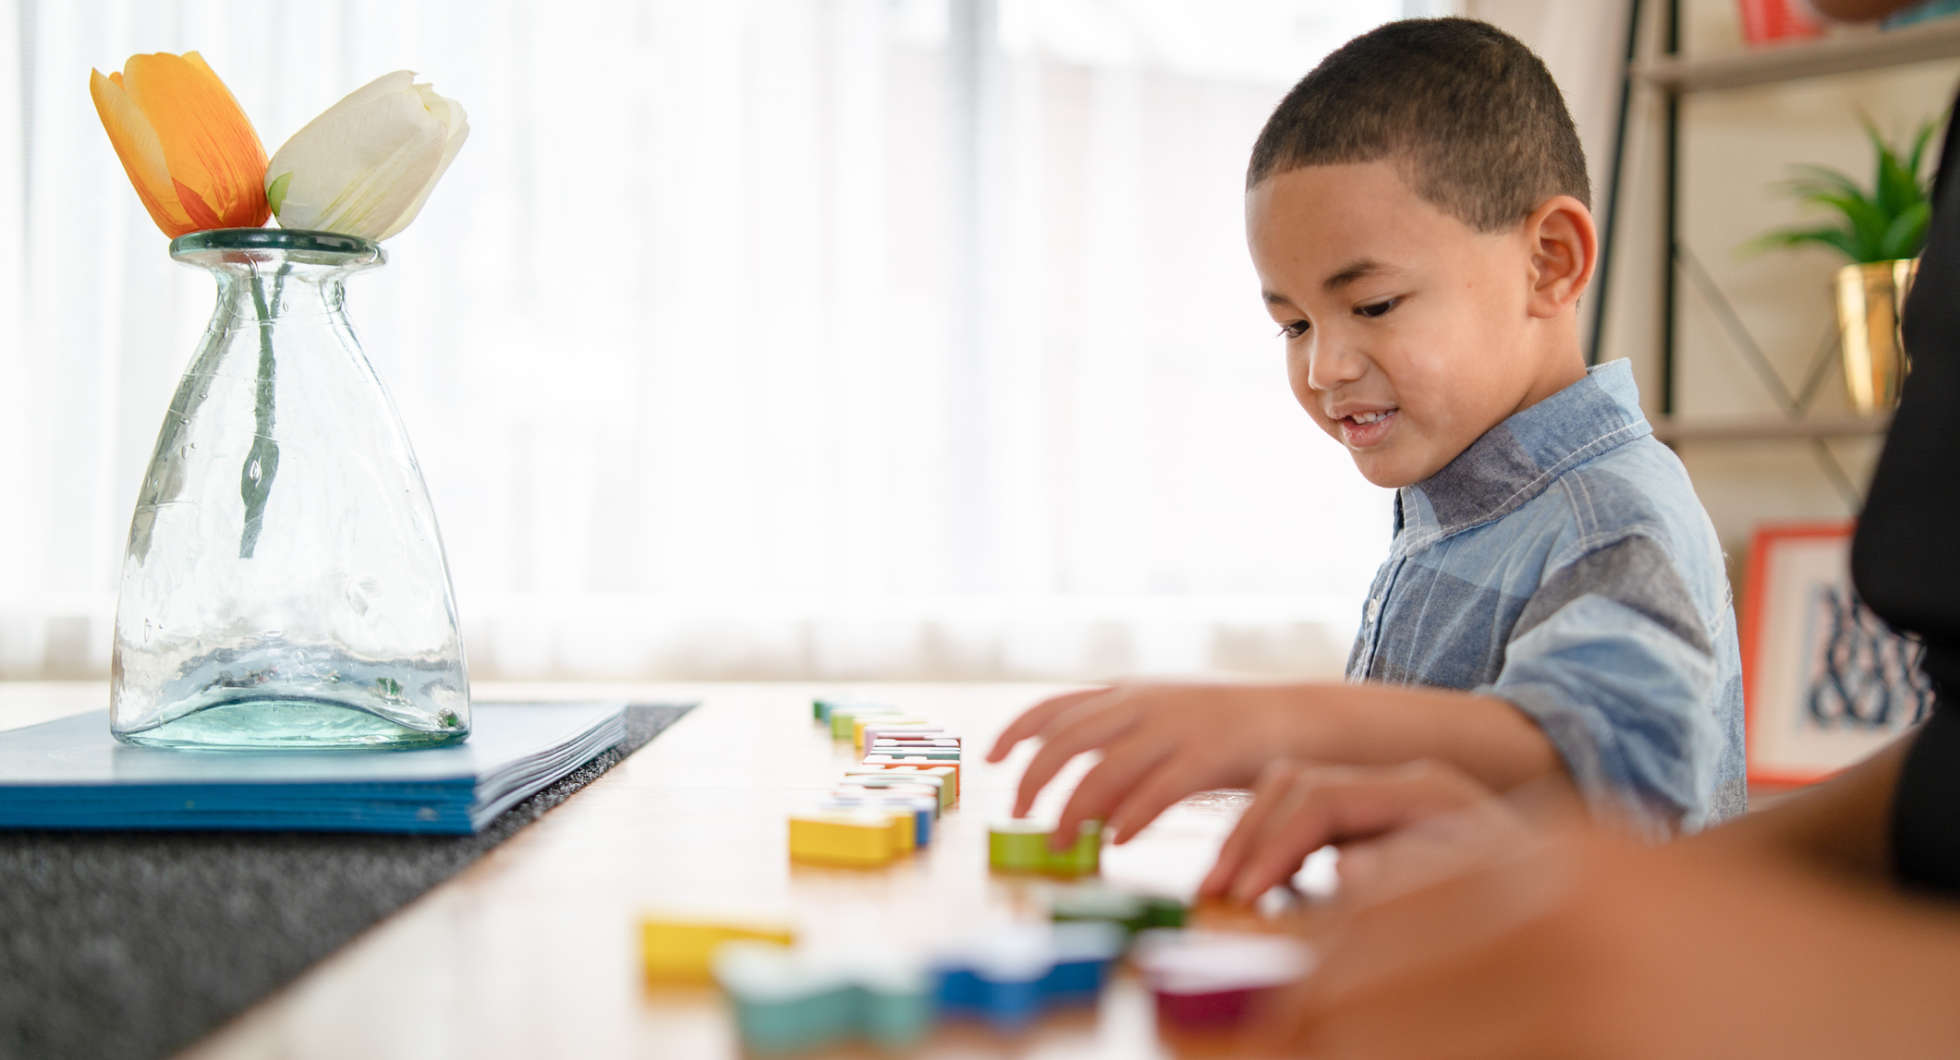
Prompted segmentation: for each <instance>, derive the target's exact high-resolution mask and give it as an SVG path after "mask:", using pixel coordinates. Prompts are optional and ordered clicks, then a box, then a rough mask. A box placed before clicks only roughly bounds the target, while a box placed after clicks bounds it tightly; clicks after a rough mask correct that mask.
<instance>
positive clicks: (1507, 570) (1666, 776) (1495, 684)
mask: <svg viewBox="0 0 1960 1060" xmlns="http://www.w3.org/2000/svg"><path fill="white" fill-rule="evenodd" d="M1348 677H1349V678H1350V679H1352V680H1370V681H1382V682H1387V683H1390V684H1403V685H1429V686H1434V687H1438V688H1455V689H1463V690H1466V691H1471V692H1475V693H1479V694H1485V695H1491V696H1495V697H1498V698H1500V699H1503V700H1505V701H1507V702H1509V703H1511V704H1512V705H1514V706H1516V707H1517V708H1518V709H1519V710H1521V711H1523V712H1525V713H1526V714H1528V715H1530V716H1531V718H1532V719H1533V720H1534V721H1536V722H1537V723H1538V725H1539V726H1540V727H1541V728H1542V729H1543V730H1544V733H1545V735H1546V736H1547V737H1548V738H1549V739H1550V740H1551V742H1552V744H1553V746H1554V747H1556V748H1557V749H1558V752H1559V754H1560V755H1561V756H1563V758H1564V760H1565V764H1566V765H1567V767H1569V768H1570V770H1571V773H1572V777H1573V779H1574V780H1575V781H1576V782H1577V783H1578V785H1579V788H1580V790H1581V791H1583V792H1584V793H1585V794H1586V796H1587V798H1588V799H1589V800H1592V801H1593V802H1595V803H1596V804H1598V803H1603V804H1610V805H1613V806H1616V807H1618V808H1622V809H1629V808H1630V809H1632V810H1634V811H1636V812H1638V813H1640V814H1642V815H1644V816H1647V817H1649V818H1650V819H1658V821H1660V822H1665V823H1667V824H1669V825H1673V826H1678V827H1681V828H1697V827H1700V826H1703V825H1706V824H1711V823H1713V822H1715V821H1718V820H1721V819H1724V818H1727V817H1731V816H1733V815H1735V814H1738V813H1740V812H1742V810H1743V809H1744V808H1745V805H1746V802H1747V798H1748V794H1747V788H1746V785H1745V780H1744V768H1743V740H1742V665H1741V657H1740V653H1739V651H1738V650H1737V646H1736V633H1735V620H1734V611H1733V609H1732V607H1731V606H1730V596H1729V583H1728V575H1727V573H1726V571H1725V570H1724V567H1723V564H1722V549H1721V545H1720V543H1719V542H1718V541H1717V539H1716V537H1715V529H1714V527H1713V526H1712V525H1710V523H1709V521H1708V513H1707V512H1705V511H1703V510H1702V506H1701V502H1700V501H1699V500H1698V499H1697V498H1696V497H1695V491H1694V487H1693V486H1692V485H1691V484H1690V483H1689V481H1688V473H1687V470H1686V469H1685V468H1683V467H1682V466H1681V461H1680V460H1678V459H1676V457H1675V456H1674V453H1673V452H1672V451H1671V450H1669V449H1668V448H1667V447H1666V446H1664V445H1662V444H1661V443H1660V442H1658V441H1655V440H1654V438H1653V429H1652V428H1651V427H1650V426H1648V424H1647V419H1646V417H1645V416H1644V415H1642V414H1641V412H1640V395H1639V392H1638V390H1637V389H1636V387H1635V386H1634V382H1633V370H1632V368H1631V367H1630V366H1629V365H1628V364H1627V362H1625V361H1614V362H1612V363H1610V364H1605V365H1601V366H1599V367H1597V368H1594V369H1593V370H1592V371H1591V372H1590V373H1589V374H1588V375H1587V377H1586V378H1585V379H1582V380H1580V381H1579V382H1577V383H1574V384H1572V385H1571V386H1569V387H1567V388H1565V389H1564V390H1561V391H1559V392H1558V393H1556V394H1554V395H1552V396H1551V397H1549V398H1546V399H1545V400H1544V401H1541V402H1539V403H1538V404H1536V405H1533V406H1531V407H1530V408H1527V409H1525V410H1524V411H1522V412H1519V413H1518V414H1516V415H1514V416H1512V417H1511V418H1510V419H1507V420H1505V421H1504V422H1503V423H1500V424H1498V425H1497V426H1496V427H1493V428H1491V429H1490V431H1488V432H1486V433H1485V434H1484V436H1483V437H1481V438H1479V439H1477V440H1476V441H1475V442H1473V443H1471V445H1470V447H1469V448H1468V449H1465V450H1464V451H1463V452H1462V453H1460V454H1458V455H1457V457H1456V459H1455V460H1452V461H1450V463H1449V464H1448V465H1447V466H1445V467H1444V468H1443V469H1442V470H1441V471H1438V472H1437V473H1436V474H1435V475H1433V476H1431V477H1429V478H1428V479H1425V480H1423V481H1422V482H1419V483H1417V484H1415V485H1413V486H1406V487H1403V488H1402V489H1401V490H1400V491H1399V492H1398V494H1397V497H1396V518H1395V538H1394V541H1393V543H1392V545H1391V547H1390V549H1389V556H1388V561H1387V562H1386V563H1384V564H1382V568H1381V571H1380V573H1378V574H1376V575H1375V583H1374V587H1373V588H1372V589H1370V590H1369V593H1368V603H1367V606H1366V609H1365V611H1364V612H1363V622H1362V625H1361V633H1360V636H1359V637H1358V638H1357V639H1356V641H1355V645H1354V653H1353V654H1352V655H1351V656H1350V657H1349V659H1348Z"/></svg>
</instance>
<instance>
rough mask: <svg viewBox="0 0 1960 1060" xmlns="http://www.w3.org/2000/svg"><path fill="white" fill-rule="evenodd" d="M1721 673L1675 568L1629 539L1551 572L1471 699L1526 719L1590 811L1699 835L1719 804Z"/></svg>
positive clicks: (1657, 551) (1654, 549)
mask: <svg viewBox="0 0 1960 1060" xmlns="http://www.w3.org/2000/svg"><path fill="white" fill-rule="evenodd" d="M1719 674H1720V668H1719V667H1718V666H1717V664H1716V659H1715V652H1714V638H1713V636H1712V635H1711V633H1710V631H1709V629H1708V626H1707V624H1706V623H1705V622H1704V621H1703V619H1702V617H1701V614H1700V612H1699V610H1698V609H1697V608H1696V607H1695V602H1694V597H1693V595H1692V594H1691V593H1690V592H1689V590H1688V585H1687V582H1686V581H1685V579H1683V577H1682V575H1681V572H1680V570H1679V569H1678V568H1677V567H1676V565H1675V564H1674V562H1673V561H1672V560H1671V559H1670V558H1669V557H1668V554H1667V552H1666V550H1665V549H1664V548H1663V547H1662V546H1661V545H1660V543H1659V542H1657V541H1655V540H1654V539H1652V538H1650V537H1647V536H1645V535H1633V536H1627V537H1623V538H1620V539H1618V540H1616V541H1613V542H1611V543H1608V544H1606V545H1604V546H1601V547H1598V548H1595V549H1593V550H1592V551H1589V552H1587V553H1585V554H1583V555H1581V556H1579V557H1578V558H1577V559H1575V560H1572V561H1571V562H1569V563H1567V564H1565V565H1564V566H1562V567H1559V568H1557V569H1555V570H1554V571H1552V572H1551V573H1550V574H1549V575H1548V576H1547V577H1546V578H1545V579H1544V581H1543V582H1542V583H1541V584H1540V586H1539V588H1538V591H1537V592H1535V593H1533V594H1532V597H1531V600H1530V602H1529V603H1527V604H1526V605H1525V608H1524V611H1523V612H1522V613H1521V614H1520V615H1519V617H1518V621H1517V623H1516V625H1514V626H1513V627H1512V630H1511V636H1510V641H1509V643H1508V644H1507V645H1506V647H1505V655H1504V664H1503V667H1502V669H1501V670H1500V671H1499V672H1498V676H1497V680H1496V682H1495V683H1494V684H1492V685H1490V686H1487V687H1484V688H1480V689H1478V690H1477V691H1478V692H1480V693H1483V694H1486V695H1492V696H1496V697H1498V698H1500V699H1503V700H1506V701H1507V702H1509V703H1511V704H1512V705H1513V706H1515V707H1517V708H1518V709H1519V710H1521V711H1523V712H1524V713H1526V714H1528V715H1530V716H1531V718H1532V719H1533V720H1534V721H1536V722H1537V723H1538V725H1539V726H1540V727H1541V728H1542V729H1543V730H1544V732H1545V735H1546V737H1547V738H1548V739H1550V740H1551V742H1552V745H1553V747H1555V748H1556V749H1557V750H1558V753H1559V755H1560V756H1561V757H1562V758H1563V759H1564V760H1565V764H1566V767H1567V768H1568V769H1569V770H1570V771H1571V774H1572V778H1573V780H1574V781H1575V782H1576V783H1577V784H1578V787H1579V789H1580V791H1582V792H1583V793H1584V794H1585V795H1586V797H1587V799H1588V801H1589V802H1592V803H1593V804H1594V805H1604V806H1611V807H1614V808H1616V809H1619V810H1622V811H1626V810H1631V811H1633V812H1634V813H1635V814H1637V815H1639V816H1640V817H1642V818H1644V819H1646V820H1647V821H1648V822H1649V823H1651V824H1660V825H1663V826H1665V827H1668V828H1676V827H1678V828H1697V827H1700V826H1701V825H1702V824H1703V823H1704V822H1705V821H1707V820H1708V818H1709V817H1710V815H1711V812H1712V811H1713V809H1714V802H1715V797H1716V791H1715V788H1716V776H1717V772H1718V769H1719V764H1720V759H1721V752H1722V727H1721V724H1720V722H1719V720H1718V719H1717V718H1716V717H1715V713H1714V711H1713V710H1712V709H1711V706H1710V705H1711V704H1712V703H1713V702H1715V701H1716V699H1717V696H1716V691H1717V690H1716V688H1715V684H1716V682H1717V681H1718V680H1719V679H1720V676H1719Z"/></svg>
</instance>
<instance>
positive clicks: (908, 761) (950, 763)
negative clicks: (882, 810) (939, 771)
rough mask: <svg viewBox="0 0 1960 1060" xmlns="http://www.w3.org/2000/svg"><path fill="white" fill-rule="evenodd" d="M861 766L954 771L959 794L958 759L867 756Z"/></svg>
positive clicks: (920, 756) (955, 787)
mask: <svg viewBox="0 0 1960 1060" xmlns="http://www.w3.org/2000/svg"><path fill="white" fill-rule="evenodd" d="M860 764H861V765H865V766H869V767H871V768H873V769H892V768H895V767H898V766H917V767H919V768H922V769H929V768H934V767H938V768H944V769H950V770H952V771H953V787H954V790H955V793H957V791H958V788H959V782H960V781H959V774H960V763H959V760H958V759H951V760H946V759H938V758H927V757H926V756H924V755H915V754H902V755H865V756H864V761H863V762H862V763H860Z"/></svg>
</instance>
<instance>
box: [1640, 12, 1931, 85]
mask: <svg viewBox="0 0 1960 1060" xmlns="http://www.w3.org/2000/svg"><path fill="white" fill-rule="evenodd" d="M1939 59H1960V16H1957V17H1948V18H1941V19H1934V20H1933V21H1931V22H1925V23H1922V24H1920V25H1916V26H1909V27H1907V28H1905V29H1895V30H1885V31H1876V30H1859V31H1850V32H1842V33H1840V34H1838V35H1835V36H1830V37H1825V38H1823V39H1821V40H1812V41H1804V42H1802V43H1795V44H1781V45H1765V46H1763V47H1760V48H1757V49H1754V50H1751V51H1744V52H1736V53H1733V54H1728V55H1715V56H1707V57H1696V56H1670V57H1666V58H1660V59H1654V60H1651V61H1647V62H1639V63H1635V64H1634V67H1633V75H1634V77H1635V78H1637V79H1639V80H1642V81H1645V82H1647V83H1648V84H1651V85H1654V86H1657V87H1659V88H1664V89H1670V90H1672V91H1675V92H1700V91H1713V90H1719V89H1727V88H1746V87H1748V86H1751V85H1769V84H1776V83H1778V82H1784V81H1796V80H1801V79H1803V78H1809V77H1829V76H1832V75H1836V74H1850V73H1857V72H1859V71H1861V70H1881V69H1885V68H1887V67H1892V66H1904V65H1906V64H1908V63H1922V62H1932V61H1934V60H1939Z"/></svg>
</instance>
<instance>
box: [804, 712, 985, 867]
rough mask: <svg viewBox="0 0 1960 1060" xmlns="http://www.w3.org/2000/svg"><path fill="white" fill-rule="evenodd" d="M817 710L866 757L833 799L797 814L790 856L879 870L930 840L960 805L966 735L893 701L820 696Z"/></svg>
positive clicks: (846, 776) (843, 780)
mask: <svg viewBox="0 0 1960 1060" xmlns="http://www.w3.org/2000/svg"><path fill="white" fill-rule="evenodd" d="M811 715H812V717H813V718H814V719H815V720H816V721H818V722H821V723H822V724H824V725H827V726H828V727H829V729H830V734H831V736H832V738H833V739H836V740H840V741H841V740H851V741H853V743H854V745H855V747H856V748H857V749H858V750H859V752H860V753H863V760H862V761H861V762H860V763H859V764H858V766H857V768H855V769H850V770H846V771H845V773H844V775H843V777H841V778H840V779H839V782H838V784H837V786H836V787H835V788H834V789H832V791H831V793H830V795H829V796H828V797H827V798H825V799H824V800H822V801H821V802H820V803H819V804H817V805H816V806H814V807H812V808H810V809H808V810H806V811H803V812H800V813H795V814H792V815H791V816H790V819H789V855H790V859H791V860H793V861H799V862H805V863H810V864H820V865H839V866H847V867H852V868H877V867H879V866H883V865H889V864H891V863H892V862H894V861H896V860H898V859H900V858H902V857H904V856H906V855H908V854H910V853H912V852H913V851H915V850H918V849H919V848H921V847H924V846H926V845H928V844H930V843H931V842H932V837H933V831H934V826H935V824H936V823H937V821H938V819H939V816H940V815H941V814H942V813H944V812H945V811H947V810H950V809H952V808H953V807H954V806H957V805H958V804H959V799H960V739H959V737H957V736H954V735H952V734H951V733H948V732H947V731H946V730H944V729H942V728H940V727H938V726H936V725H934V724H932V723H931V722H930V721H928V720H926V719H924V718H918V717H911V716H908V715H905V714H902V713H901V712H899V711H898V710H896V709H894V708H891V707H871V706H859V705H853V704H843V703H837V702H834V701H831V700H824V699H818V700H814V701H813V702H812V704H811Z"/></svg>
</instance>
